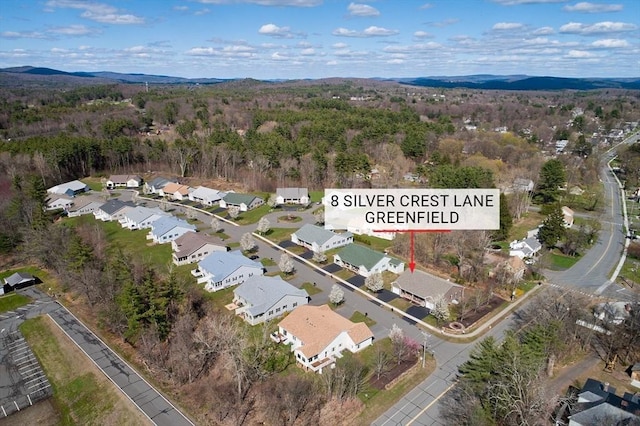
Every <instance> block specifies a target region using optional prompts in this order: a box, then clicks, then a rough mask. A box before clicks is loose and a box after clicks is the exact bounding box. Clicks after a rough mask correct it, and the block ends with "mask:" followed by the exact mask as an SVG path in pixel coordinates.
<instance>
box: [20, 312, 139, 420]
mask: <svg viewBox="0 0 640 426" xmlns="http://www.w3.org/2000/svg"><path fill="white" fill-rule="evenodd" d="M20 330H21V331H22V333H23V334H24V336H25V339H26V340H27V342H29V346H31V348H32V350H33V352H34V353H35V355H36V357H37V358H38V361H40V363H41V365H42V368H43V370H44V372H45V373H46V375H47V378H48V379H49V382H50V383H51V387H52V388H53V399H54V401H55V403H54V406H55V407H56V408H57V409H58V411H59V416H60V421H59V423H58V424H61V425H88V424H94V425H99V424H112V425H126V424H140V425H147V424H149V421H148V420H147V419H146V418H145V417H144V415H143V414H142V413H141V412H140V411H139V410H138V409H137V408H135V407H134V406H133V405H132V404H131V403H130V402H129V400H127V399H126V397H125V396H124V395H123V394H122V393H121V392H120V391H118V390H117V389H116V388H115V387H114V386H113V384H112V383H111V382H110V381H109V380H108V379H107V378H106V377H105V376H104V375H103V374H102V373H101V372H99V371H98V370H97V368H95V366H94V365H93V364H92V363H91V361H90V360H89V359H88V358H87V357H86V356H85V355H84V354H83V353H82V352H80V350H79V349H78V348H77V347H76V346H75V344H73V343H72V342H71V341H70V340H69V338H68V337H66V336H65V335H64V334H63V333H62V331H61V330H60V329H59V328H58V327H57V326H56V325H55V324H53V322H52V321H51V320H50V319H48V318H47V317H38V318H33V319H29V320H26V321H25V322H24V323H22V325H20Z"/></svg>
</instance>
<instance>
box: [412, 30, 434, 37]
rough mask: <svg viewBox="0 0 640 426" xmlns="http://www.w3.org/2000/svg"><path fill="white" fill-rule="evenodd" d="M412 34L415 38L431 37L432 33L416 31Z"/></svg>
mask: <svg viewBox="0 0 640 426" xmlns="http://www.w3.org/2000/svg"><path fill="white" fill-rule="evenodd" d="M413 36H414V37H415V38H432V37H433V34H431V33H428V32H426V31H416V32H415V33H413Z"/></svg>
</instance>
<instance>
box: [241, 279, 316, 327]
mask: <svg viewBox="0 0 640 426" xmlns="http://www.w3.org/2000/svg"><path fill="white" fill-rule="evenodd" d="M308 301H309V294H308V293H307V292H306V291H305V290H301V289H299V288H297V287H295V286H293V285H291V284H289V283H288V282H286V281H284V280H283V279H282V278H280V277H279V276H276V277H266V276H263V275H256V276H253V277H251V278H249V279H247V280H246V281H245V282H243V283H242V284H240V285H239V286H238V287H236V288H235V289H234V290H233V303H234V304H235V305H236V306H237V307H236V315H240V316H241V317H242V318H243V319H244V320H245V321H246V322H248V323H249V324H251V325H256V324H260V323H263V322H265V321H270V320H272V319H274V318H277V317H279V316H281V315H284V314H285V313H287V312H291V311H293V310H294V309H296V308H297V307H298V306H302V305H306V304H307V302H308Z"/></svg>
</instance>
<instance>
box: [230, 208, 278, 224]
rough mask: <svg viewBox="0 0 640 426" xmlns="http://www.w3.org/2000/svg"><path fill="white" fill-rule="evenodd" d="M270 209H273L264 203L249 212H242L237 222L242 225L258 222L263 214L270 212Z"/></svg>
mask: <svg viewBox="0 0 640 426" xmlns="http://www.w3.org/2000/svg"><path fill="white" fill-rule="evenodd" d="M269 210H271V207H269V206H268V205H266V204H263V205H261V206H260V207H256V208H255V209H253V210H249V211H248V212H241V213H240V215H239V216H238V218H237V219H236V220H235V222H237V223H238V224H240V225H250V224H252V223H257V222H258V221H259V220H260V218H261V217H262V216H264V215H266V214H267V213H269Z"/></svg>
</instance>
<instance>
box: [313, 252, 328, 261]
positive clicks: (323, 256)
mask: <svg viewBox="0 0 640 426" xmlns="http://www.w3.org/2000/svg"><path fill="white" fill-rule="evenodd" d="M313 261H314V262H318V263H324V262H326V261H327V255H326V254H324V253H321V252H314V253H313Z"/></svg>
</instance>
